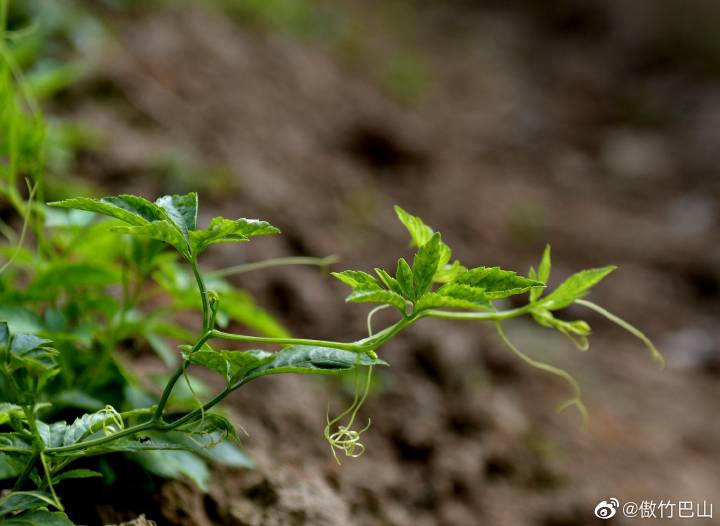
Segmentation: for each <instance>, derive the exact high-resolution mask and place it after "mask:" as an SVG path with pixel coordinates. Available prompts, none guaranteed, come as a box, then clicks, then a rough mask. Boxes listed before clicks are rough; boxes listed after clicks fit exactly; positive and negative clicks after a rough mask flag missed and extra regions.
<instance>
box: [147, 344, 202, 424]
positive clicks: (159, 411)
mask: <svg viewBox="0 0 720 526" xmlns="http://www.w3.org/2000/svg"><path fill="white" fill-rule="evenodd" d="M212 332H215V331H208V332H206V333H205V334H203V335H202V336H201V337H200V339H199V340H198V341H197V342H195V345H193V348H192V349H191V350H190V353H189V354H192V353H194V352H195V351H197V350H198V349H200V348H201V347H202V346H203V345H205V342H207V341H208V340H209V339H210V337H211V334H212ZM187 366H188V362H187V360H183V362H182V363H181V364H180V365H179V366H178V368H177V369H176V370H175V372H174V373H173V374H172V376H171V377H170V379H169V380H168V383H167V384H165V389H163V393H162V395H161V397H160V401H159V402H158V405H157V408H156V409H155V414H154V415H153V418H152V419H153V421H154V422H160V421H161V420H162V415H163V411H164V410H165V406H166V405H167V402H168V399H169V398H170V394H171V393H172V391H173V388H174V387H175V384H176V383H177V381H178V380H179V379H180V377H181V376H182V375H183V373H184V372H185V369H186V368H187Z"/></svg>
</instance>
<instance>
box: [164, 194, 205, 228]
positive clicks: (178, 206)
mask: <svg viewBox="0 0 720 526" xmlns="http://www.w3.org/2000/svg"><path fill="white" fill-rule="evenodd" d="M155 204H156V205H158V206H159V207H160V208H162V209H163V210H165V212H167V215H168V216H169V217H170V219H171V220H172V222H173V223H175V225H177V227H178V228H179V229H180V231H181V232H182V234H183V236H184V237H185V239H189V237H188V236H189V232H190V231H192V230H195V229H196V228H197V213H198V196H197V194H196V193H195V192H191V193H189V194H187V195H164V196H162V197H160V198H158V199H157V200H155Z"/></svg>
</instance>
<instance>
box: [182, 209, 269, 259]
mask: <svg viewBox="0 0 720 526" xmlns="http://www.w3.org/2000/svg"><path fill="white" fill-rule="evenodd" d="M279 233H280V230H279V229H277V228H275V227H274V226H272V225H271V224H270V223H268V222H267V221H261V220H259V219H235V220H232V219H225V218H224V217H215V218H213V220H212V221H210V225H209V226H208V227H207V228H206V229H204V230H195V231H193V232H191V233H190V245H191V246H192V249H193V252H194V253H195V254H200V253H202V252H203V251H204V250H205V249H206V248H207V247H209V246H210V245H214V244H216V243H237V242H242V241H248V240H249V239H250V238H251V237H256V236H267V235H270V234H279Z"/></svg>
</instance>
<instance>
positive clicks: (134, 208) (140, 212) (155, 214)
mask: <svg viewBox="0 0 720 526" xmlns="http://www.w3.org/2000/svg"><path fill="white" fill-rule="evenodd" d="M48 206H56V207H60V208H74V209H77V210H85V211H87V212H95V213H96V214H102V215H106V216H109V217H114V218H116V219H120V220H121V221H125V222H126V223H128V224H130V225H136V226H141V225H145V224H147V223H150V222H152V221H158V220H163V219H167V218H168V217H167V213H166V212H165V211H164V210H163V209H162V208H160V207H159V206H157V205H156V204H155V203H151V202H150V201H148V200H147V199H145V198H143V197H138V196H135V195H119V196H117V197H103V198H100V199H92V198H89V197H75V198H72V199H65V200H64V201H55V202H52V203H48Z"/></svg>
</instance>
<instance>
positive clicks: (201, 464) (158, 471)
mask: <svg viewBox="0 0 720 526" xmlns="http://www.w3.org/2000/svg"><path fill="white" fill-rule="evenodd" d="M130 458H132V460H134V461H135V462H137V463H138V464H140V465H141V466H142V467H144V468H145V469H146V470H147V471H149V472H151V473H154V474H155V475H158V476H160V477H164V478H169V479H182V478H188V479H190V480H192V481H193V482H194V483H195V484H197V486H198V487H199V488H200V489H201V490H203V491H205V492H206V491H208V485H209V483H210V470H209V469H208V466H207V464H206V463H205V461H203V460H202V459H201V458H199V457H198V456H197V455H195V454H193V453H190V452H188V451H144V452H142V453H138V454H134V455H131V457H130Z"/></svg>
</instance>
